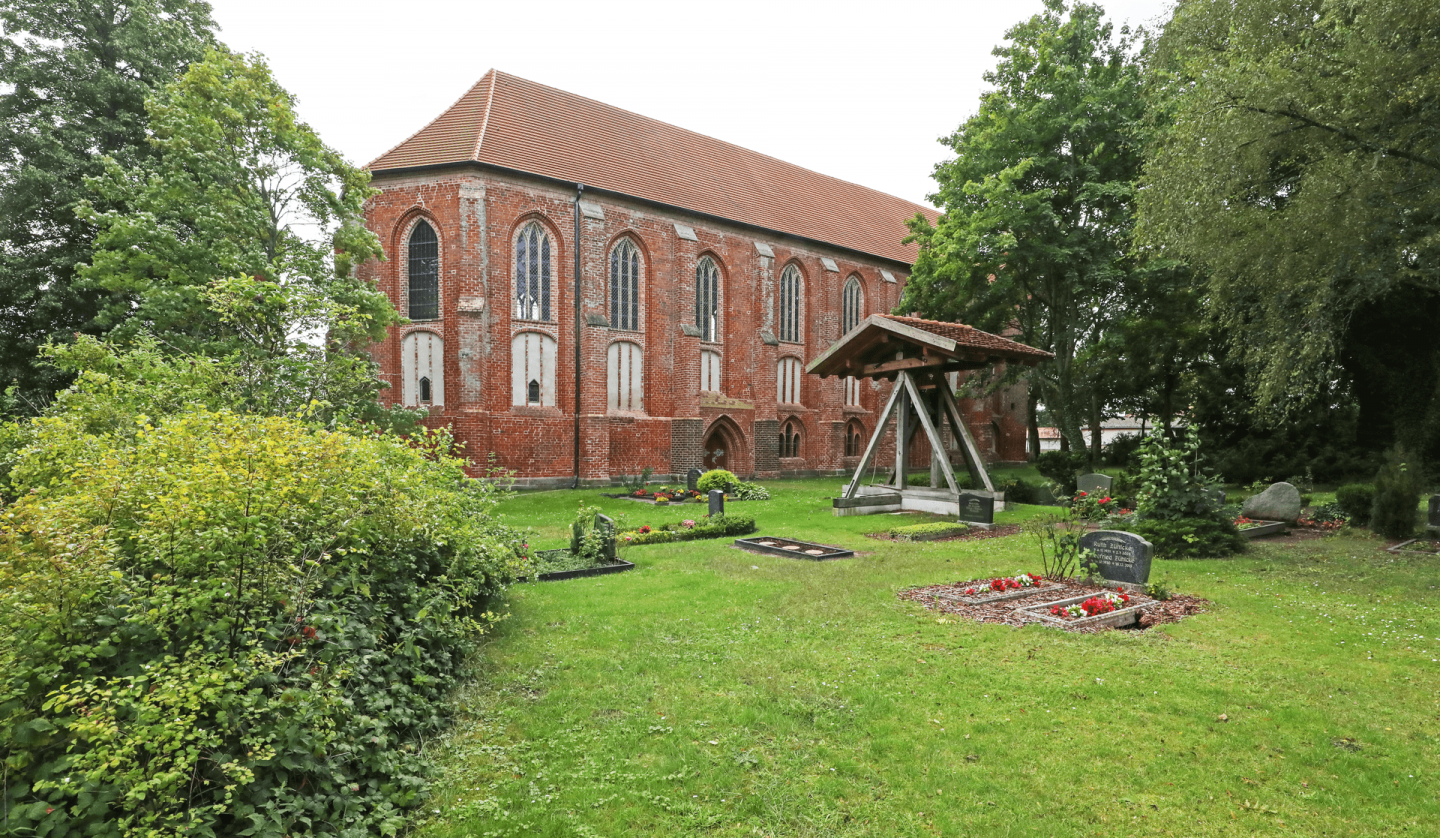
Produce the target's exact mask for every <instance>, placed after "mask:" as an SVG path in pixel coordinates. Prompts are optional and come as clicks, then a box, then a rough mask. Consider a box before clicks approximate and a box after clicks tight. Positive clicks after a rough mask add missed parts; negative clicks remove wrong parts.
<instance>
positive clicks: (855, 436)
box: [845, 421, 865, 457]
mask: <svg viewBox="0 0 1440 838" xmlns="http://www.w3.org/2000/svg"><path fill="white" fill-rule="evenodd" d="M864 448H865V434H864V429H863V428H861V426H860V423H859V422H853V421H852V422H851V423H850V424H849V425H847V426H846V427H845V456H847V457H858V456H860V453H861V452H862V451H863V450H864Z"/></svg>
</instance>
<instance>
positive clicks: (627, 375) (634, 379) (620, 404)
mask: <svg viewBox="0 0 1440 838" xmlns="http://www.w3.org/2000/svg"><path fill="white" fill-rule="evenodd" d="M608 356H609V357H608V359H607V361H608V362H607V365H606V366H607V368H608V370H609V374H608V375H607V376H606V398H607V399H608V401H607V402H606V404H607V405H609V407H610V409H611V410H626V411H642V410H644V409H645V370H644V361H643V360H641V356H642V352H641V350H640V345H639V344H636V343H631V342H630V341H627V340H617V341H615V342H614V343H612V344H610V349H609V351H608Z"/></svg>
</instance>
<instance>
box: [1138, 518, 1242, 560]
mask: <svg viewBox="0 0 1440 838" xmlns="http://www.w3.org/2000/svg"><path fill="white" fill-rule="evenodd" d="M1131 517H1132V519H1133V517H1134V516H1131ZM1112 526H1114V527H1115V528H1116V529H1123V530H1126V531H1128V532H1133V533H1135V534H1136V535H1138V536H1141V537H1143V538H1144V539H1145V540H1146V541H1148V542H1150V543H1151V544H1153V545H1155V557H1156V558H1160V559H1208V558H1219V557H1221V556H1229V555H1233V554H1235V553H1239V552H1240V551H1242V550H1244V549H1245V538H1244V536H1242V535H1240V531H1239V530H1237V529H1236V528H1235V524H1234V522H1232V521H1227V520H1224V519H1218V518H1142V519H1138V520H1125V521H1122V522H1119V523H1115V524H1112Z"/></svg>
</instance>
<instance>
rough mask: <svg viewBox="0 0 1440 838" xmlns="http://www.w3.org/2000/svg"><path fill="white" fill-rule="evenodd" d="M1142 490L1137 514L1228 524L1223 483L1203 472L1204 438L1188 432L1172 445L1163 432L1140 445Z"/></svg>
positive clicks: (1176, 519) (1157, 517)
mask: <svg viewBox="0 0 1440 838" xmlns="http://www.w3.org/2000/svg"><path fill="white" fill-rule="evenodd" d="M1139 456H1140V471H1139V475H1138V480H1139V490H1138V491H1137V493H1136V497H1135V503H1136V506H1135V511H1136V513H1137V514H1138V515H1139V516H1140V517H1141V518H1146V519H1161V520H1167V521H1178V520H1181V519H1189V518H1203V519H1206V520H1212V521H1224V516H1223V515H1221V514H1220V507H1221V503H1222V502H1221V500H1220V493H1219V492H1218V491H1217V490H1218V489H1219V488H1220V481H1219V480H1218V479H1217V478H1215V477H1214V476H1212V475H1208V474H1205V473H1203V472H1202V471H1201V469H1200V437H1199V435H1198V434H1196V433H1195V431H1194V430H1193V429H1186V430H1185V431H1184V432H1183V433H1182V434H1181V436H1180V438H1179V439H1178V440H1177V441H1176V442H1175V443H1174V444H1171V443H1169V442H1167V441H1166V439H1165V437H1164V435H1163V434H1161V433H1158V432H1157V433H1154V434H1151V435H1149V436H1147V437H1146V438H1145V440H1144V441H1143V442H1141V443H1140V452H1139Z"/></svg>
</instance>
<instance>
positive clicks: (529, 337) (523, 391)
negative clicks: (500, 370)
mask: <svg viewBox="0 0 1440 838" xmlns="http://www.w3.org/2000/svg"><path fill="white" fill-rule="evenodd" d="M555 356H556V343H555V338H552V337H550V336H549V335H547V334H543V333H541V332H520V333H519V334H517V335H516V336H515V337H514V338H513V339H512V340H511V341H510V403H511V404H514V405H524V404H530V403H531V402H530V400H529V394H530V382H531V381H538V382H539V383H540V404H541V406H543V407H554V406H555Z"/></svg>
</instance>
